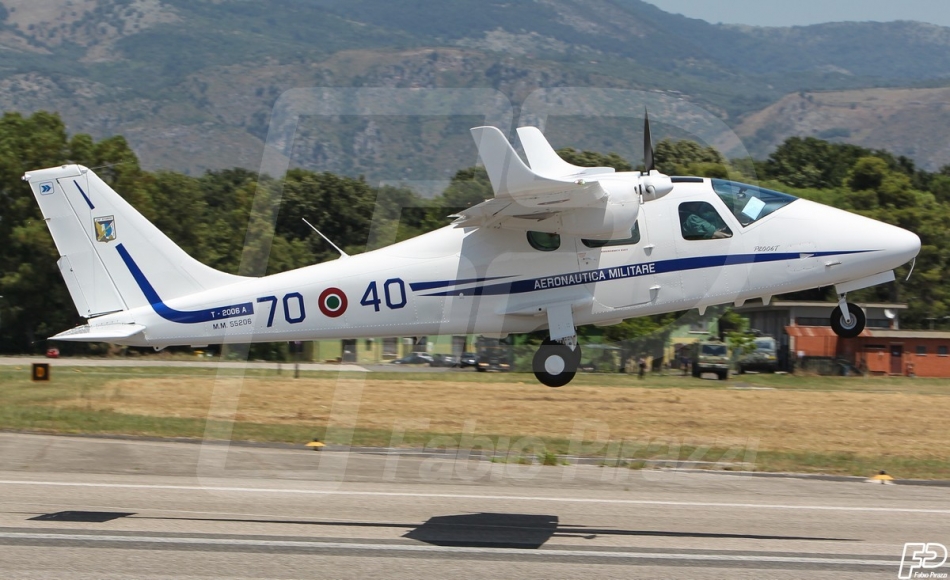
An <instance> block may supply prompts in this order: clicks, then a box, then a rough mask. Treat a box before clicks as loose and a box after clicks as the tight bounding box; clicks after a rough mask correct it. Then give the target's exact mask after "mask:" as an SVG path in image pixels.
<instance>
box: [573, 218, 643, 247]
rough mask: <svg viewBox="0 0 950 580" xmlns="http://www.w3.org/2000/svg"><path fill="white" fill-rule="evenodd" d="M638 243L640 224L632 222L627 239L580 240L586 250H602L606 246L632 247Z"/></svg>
mask: <svg viewBox="0 0 950 580" xmlns="http://www.w3.org/2000/svg"><path fill="white" fill-rule="evenodd" d="M639 241H640V224H638V223H636V222H634V224H633V227H632V228H631V229H630V237H629V238H620V239H616V240H583V239H582V240H581V242H583V244H584V245H585V246H587V247H588V248H603V247H606V246H632V245H633V244H636V243H638V242H639Z"/></svg>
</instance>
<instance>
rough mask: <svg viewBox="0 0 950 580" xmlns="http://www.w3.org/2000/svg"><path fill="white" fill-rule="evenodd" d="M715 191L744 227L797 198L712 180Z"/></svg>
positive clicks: (739, 184)
mask: <svg viewBox="0 0 950 580" xmlns="http://www.w3.org/2000/svg"><path fill="white" fill-rule="evenodd" d="M710 181H712V186H713V190H714V191H715V192H716V194H718V195H719V198H720V199H722V201H723V202H724V203H725V204H726V207H728V208H729V210H730V211H732V213H733V214H734V215H735V216H736V219H737V220H739V223H740V224H742V225H743V227H745V226H748V225H750V224H753V223H755V222H757V221H759V220H760V219H762V218H764V217H765V216H767V215H769V214H770V213H772V212H774V211H775V210H778V209H781V208H783V207H785V206H786V205H788V204H790V203H792V202H793V201H795V200H796V199H798V198H797V197H795V196H792V195H788V194H787V193H782V192H780V191H773V190H771V189H764V188H762V187H757V186H755V185H747V184H745V183H739V182H737V181H728V180H725V179H711V180H710Z"/></svg>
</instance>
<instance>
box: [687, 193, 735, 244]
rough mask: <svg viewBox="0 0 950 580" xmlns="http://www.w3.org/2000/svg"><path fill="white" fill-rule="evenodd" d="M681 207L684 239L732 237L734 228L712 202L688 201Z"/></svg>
mask: <svg viewBox="0 0 950 580" xmlns="http://www.w3.org/2000/svg"><path fill="white" fill-rule="evenodd" d="M679 209H680V227H681V228H682V230H683V239H686V240H712V239H717V238H731V237H732V230H730V229H729V226H727V225H726V222H724V221H723V219H722V216H720V215H719V212H717V211H716V209H715V208H714V207H713V206H712V204H709V203H706V202H705V201H688V202H685V203H681V204H680V208H679Z"/></svg>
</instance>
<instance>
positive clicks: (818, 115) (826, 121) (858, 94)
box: [735, 87, 950, 171]
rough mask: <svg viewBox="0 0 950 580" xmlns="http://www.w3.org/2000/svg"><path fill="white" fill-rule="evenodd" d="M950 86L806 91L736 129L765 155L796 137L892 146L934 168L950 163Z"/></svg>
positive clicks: (873, 146) (753, 148)
mask: <svg viewBox="0 0 950 580" xmlns="http://www.w3.org/2000/svg"><path fill="white" fill-rule="evenodd" d="M948 119H950V88H946V87H944V88H921V89H865V90H860V91H829V92H807V93H806V92H801V93H794V94H791V95H788V96H786V97H784V98H782V99H781V100H779V101H778V102H777V103H775V104H773V105H770V106H768V107H766V108H765V109H763V110H762V111H758V112H756V113H752V114H750V115H748V116H746V117H745V118H744V119H743V120H742V122H741V123H739V124H738V125H737V126H736V127H735V131H736V133H737V134H738V135H739V137H741V138H742V141H743V143H744V144H745V145H746V147H747V148H748V149H749V150H750V151H751V152H753V154H756V155H758V156H759V157H761V156H763V155H765V154H767V152H769V151H771V150H772V149H774V148H775V147H776V146H777V145H778V144H780V143H781V142H782V141H784V140H785V139H787V138H788V137H790V136H793V135H800V136H815V137H819V138H821V139H825V140H828V141H838V142H847V143H853V144H855V145H861V146H863V147H868V148H871V149H886V150H888V151H890V152H892V153H894V154H896V155H904V156H906V157H909V158H911V159H913V160H915V161H916V162H917V164H918V165H920V166H921V167H923V168H925V169H929V170H931V171H933V170H936V169H938V168H940V167H943V166H945V165H950V132H948V131H947V120H948Z"/></svg>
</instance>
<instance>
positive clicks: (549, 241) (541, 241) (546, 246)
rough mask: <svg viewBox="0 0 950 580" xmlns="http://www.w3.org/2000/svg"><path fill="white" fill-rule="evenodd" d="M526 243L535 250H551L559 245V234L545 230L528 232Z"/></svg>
mask: <svg viewBox="0 0 950 580" xmlns="http://www.w3.org/2000/svg"><path fill="white" fill-rule="evenodd" d="M528 243H529V244H531V247H532V248H534V249H535V250H540V251H542V252H553V251H554V250H556V249H558V248H560V247H561V236H559V235H558V234H549V233H546V232H528Z"/></svg>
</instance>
